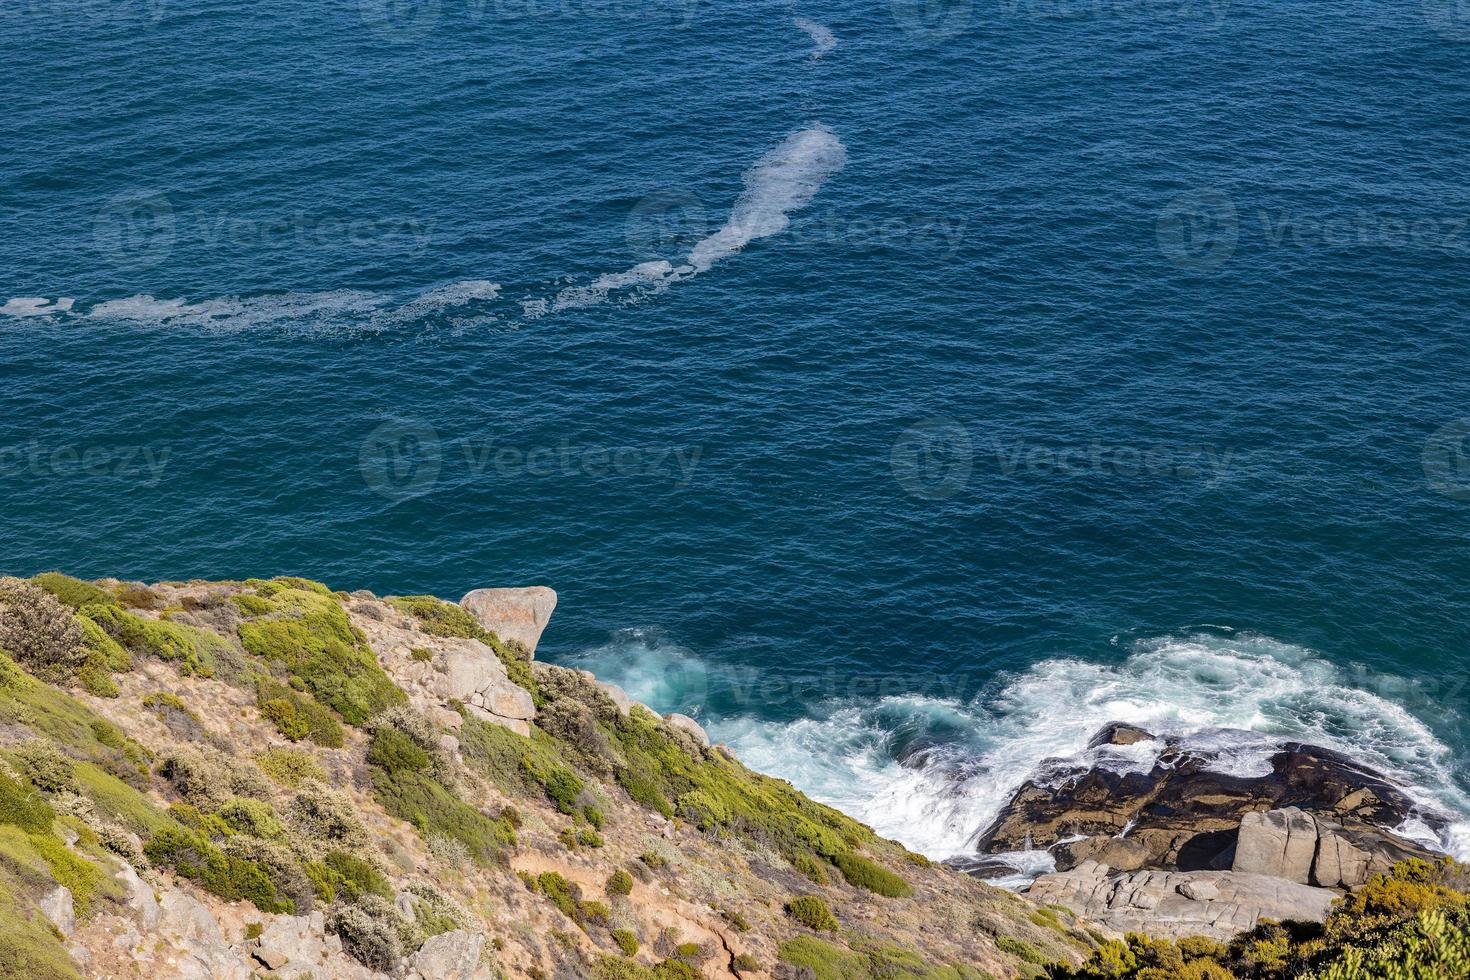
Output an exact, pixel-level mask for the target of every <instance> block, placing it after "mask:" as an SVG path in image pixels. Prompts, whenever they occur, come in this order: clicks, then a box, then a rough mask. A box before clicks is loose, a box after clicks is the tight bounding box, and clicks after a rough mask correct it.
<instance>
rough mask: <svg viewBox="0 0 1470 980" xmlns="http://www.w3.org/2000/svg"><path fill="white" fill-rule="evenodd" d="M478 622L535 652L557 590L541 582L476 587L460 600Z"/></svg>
mask: <svg viewBox="0 0 1470 980" xmlns="http://www.w3.org/2000/svg"><path fill="white" fill-rule="evenodd" d="M459 604H460V605H461V606H463V607H464V608H465V609H466V610H468V611H469V613H470V614H471V615H472V616H474V617H475V618H476V619H477V620H479V621H480V625H481V626H483V627H485V629H487V630H489V631H490V632H491V633H494V634H495V635H496V636H498V637H499V638H500V639H501V640H504V641H505V642H507V643H516V644H519V645H520V646H522V647H524V648H525V650H526V652H527V653H528V654H532V655H534V654H535V653H536V644H537V642H539V641H540V639H541V631H542V630H544V629H546V624H547V623H548V622H549V621H550V620H551V613H552V611H553V610H554V609H556V593H555V592H554V591H552V590H551V589H548V588H546V587H545V586H544V585H534V586H529V587H527V588H520V589H475V590H474V591H473V592H469V593H467V594H466V595H465V597H464V598H463V599H461V600H459Z"/></svg>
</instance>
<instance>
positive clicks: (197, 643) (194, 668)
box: [81, 604, 236, 677]
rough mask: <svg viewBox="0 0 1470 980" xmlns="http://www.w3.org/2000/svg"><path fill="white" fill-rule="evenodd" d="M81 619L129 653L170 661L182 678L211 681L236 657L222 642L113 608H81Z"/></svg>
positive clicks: (206, 634)
mask: <svg viewBox="0 0 1470 980" xmlns="http://www.w3.org/2000/svg"><path fill="white" fill-rule="evenodd" d="M81 615H82V616H84V617H86V618H87V619H89V620H91V621H92V622H93V623H95V624H96V625H97V626H98V627H99V628H100V629H101V630H102V631H103V632H104V633H106V634H107V636H109V637H111V638H112V639H113V640H114V641H115V642H116V643H118V644H119V645H121V646H122V647H125V648H126V649H127V650H128V651H130V652H131V653H133V654H135V655H139V656H149V657H157V658H158V659H160V660H168V661H173V662H175V663H176V665H177V666H178V668H179V671H180V672H181V673H183V674H193V675H197V676H199V677H213V676H214V675H215V674H216V673H217V672H218V671H219V669H220V667H221V666H222V665H224V664H228V663H229V662H231V661H232V660H233V659H234V657H235V656H236V652H235V651H234V650H233V649H232V648H231V647H230V645H229V643H228V642H226V641H225V640H223V639H221V638H220V637H218V636H215V635H214V634H213V633H210V632H208V631H206V630H201V629H195V628H194V627H192V626H185V625H184V624H182V623H171V622H169V621H168V620H164V619H144V618H143V617H141V616H137V615H134V614H133V613H130V612H127V611H125V610H123V609H121V608H119V607H117V606H107V605H95V604H94V605H88V606H83V607H82V609H81Z"/></svg>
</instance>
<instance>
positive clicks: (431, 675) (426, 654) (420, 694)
mask: <svg viewBox="0 0 1470 980" xmlns="http://www.w3.org/2000/svg"><path fill="white" fill-rule="evenodd" d="M351 613H352V617H353V622H354V624H356V625H357V627H358V628H359V629H361V630H362V631H363V633H364V634H365V635H366V636H367V638H368V642H369V643H370V644H371V645H372V647H373V649H374V650H376V651H378V658H379V661H380V662H381V663H382V665H383V668H384V669H385V670H386V671H387V672H388V673H389V675H390V676H392V678H393V680H394V681H396V682H397V683H398V685H399V686H400V687H402V688H403V690H404V692H405V693H406V694H407V695H408V697H409V701H410V702H411V703H412V704H413V706H414V707H415V708H417V709H418V710H419V711H421V712H423V713H424V714H425V715H426V716H428V717H429V718H431V719H433V720H434V721H436V722H437V723H439V724H440V725H443V726H445V727H447V728H457V727H458V726H459V725H460V723H461V721H462V719H461V718H460V716H459V713H458V712H456V711H454V710H453V709H451V707H450V703H451V702H459V703H462V704H464V705H465V706H466V708H468V710H469V711H470V712H471V713H472V714H474V715H476V716H477V717H479V718H482V719H484V720H485V721H489V722H493V723H495V724H497V725H502V726H504V727H506V728H509V729H510V730H512V731H514V732H516V733H518V734H521V735H528V734H530V731H531V720H532V719H533V718H534V717H535V716H536V706H535V704H534V703H533V702H532V700H531V695H530V694H529V693H528V692H527V691H526V689H525V688H523V687H521V686H520V685H518V684H516V683H515V682H514V681H512V680H511V679H510V676H509V674H508V672H507V671H506V668H505V664H504V663H503V662H502V661H501V659H500V657H499V656H497V655H496V653H495V651H494V650H492V649H491V648H490V647H488V646H486V645H485V644H484V643H481V642H480V641H479V640H474V639H465V638H460V637H445V636H433V635H430V634H427V633H424V632H422V631H421V630H419V629H418V626H417V624H416V622H415V621H414V620H413V619H411V618H410V617H408V616H406V615H404V614H403V613H401V612H399V611H398V610H396V609H394V608H393V607H392V606H390V605H389V604H388V603H385V602H382V601H379V600H377V599H375V598H360V599H358V601H356V602H355V603H354V604H353V605H352V607H351Z"/></svg>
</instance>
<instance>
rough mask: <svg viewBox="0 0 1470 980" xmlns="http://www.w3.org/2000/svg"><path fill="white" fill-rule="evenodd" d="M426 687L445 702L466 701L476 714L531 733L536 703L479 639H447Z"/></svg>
mask: <svg viewBox="0 0 1470 980" xmlns="http://www.w3.org/2000/svg"><path fill="white" fill-rule="evenodd" d="M434 668H435V669H434V671H433V672H432V673H431V674H430V675H429V676H428V677H427V678H426V681H425V686H426V687H427V688H428V690H429V691H430V692H431V693H433V694H434V695H435V696H436V697H438V698H440V699H441V700H443V701H450V700H458V701H463V702H464V703H465V704H466V705H467V706H468V707H469V709H470V711H471V712H472V713H473V714H476V715H478V716H480V717H481V718H484V719H485V720H486V721H493V722H496V723H497V724H501V725H505V726H506V727H507V728H510V729H513V730H515V731H518V732H520V734H522V735H528V734H530V731H531V729H530V721H531V719H532V718H534V717H535V716H536V706H535V704H534V703H532V701H531V695H530V694H529V693H528V692H527V691H526V689H525V688H523V687H521V686H520V685H518V684H516V683H515V682H514V681H512V680H511V679H510V677H509V676H508V675H507V673H506V669H505V664H503V663H502V662H501V661H500V658H499V657H497V656H496V655H495V652H494V651H493V650H491V649H490V648H489V647H487V646H485V644H483V643H481V642H480V641H479V640H444V641H442V643H441V647H440V649H439V651H437V656H436V659H435V660H434Z"/></svg>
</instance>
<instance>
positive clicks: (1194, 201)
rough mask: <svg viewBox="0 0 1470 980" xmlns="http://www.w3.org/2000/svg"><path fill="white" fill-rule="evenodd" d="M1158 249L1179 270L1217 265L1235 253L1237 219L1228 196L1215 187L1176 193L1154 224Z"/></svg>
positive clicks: (1237, 229)
mask: <svg viewBox="0 0 1470 980" xmlns="http://www.w3.org/2000/svg"><path fill="white" fill-rule="evenodd" d="M1154 233H1155V234H1156V236H1157V237H1158V241H1159V251H1161V252H1162V253H1163V254H1164V258H1166V259H1168V260H1169V261H1170V262H1172V263H1174V264H1175V265H1177V266H1179V267H1180V268H1181V269H1194V270H1197V271H1209V270H1214V269H1218V268H1220V266H1222V265H1224V264H1225V263H1226V262H1228V261H1230V256H1232V255H1234V254H1235V245H1236V243H1237V241H1239V239H1240V219H1239V217H1238V216H1237V215H1236V213H1235V202H1234V201H1232V200H1231V199H1230V195H1228V194H1225V193H1222V192H1220V191H1214V190H1198V191H1187V192H1185V193H1183V194H1179V195H1177V196H1176V197H1175V198H1174V199H1173V200H1172V201H1170V202H1169V204H1168V205H1167V206H1166V207H1165V208H1164V209H1163V211H1161V212H1159V216H1158V220H1157V221H1156V222H1155V225H1154Z"/></svg>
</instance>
